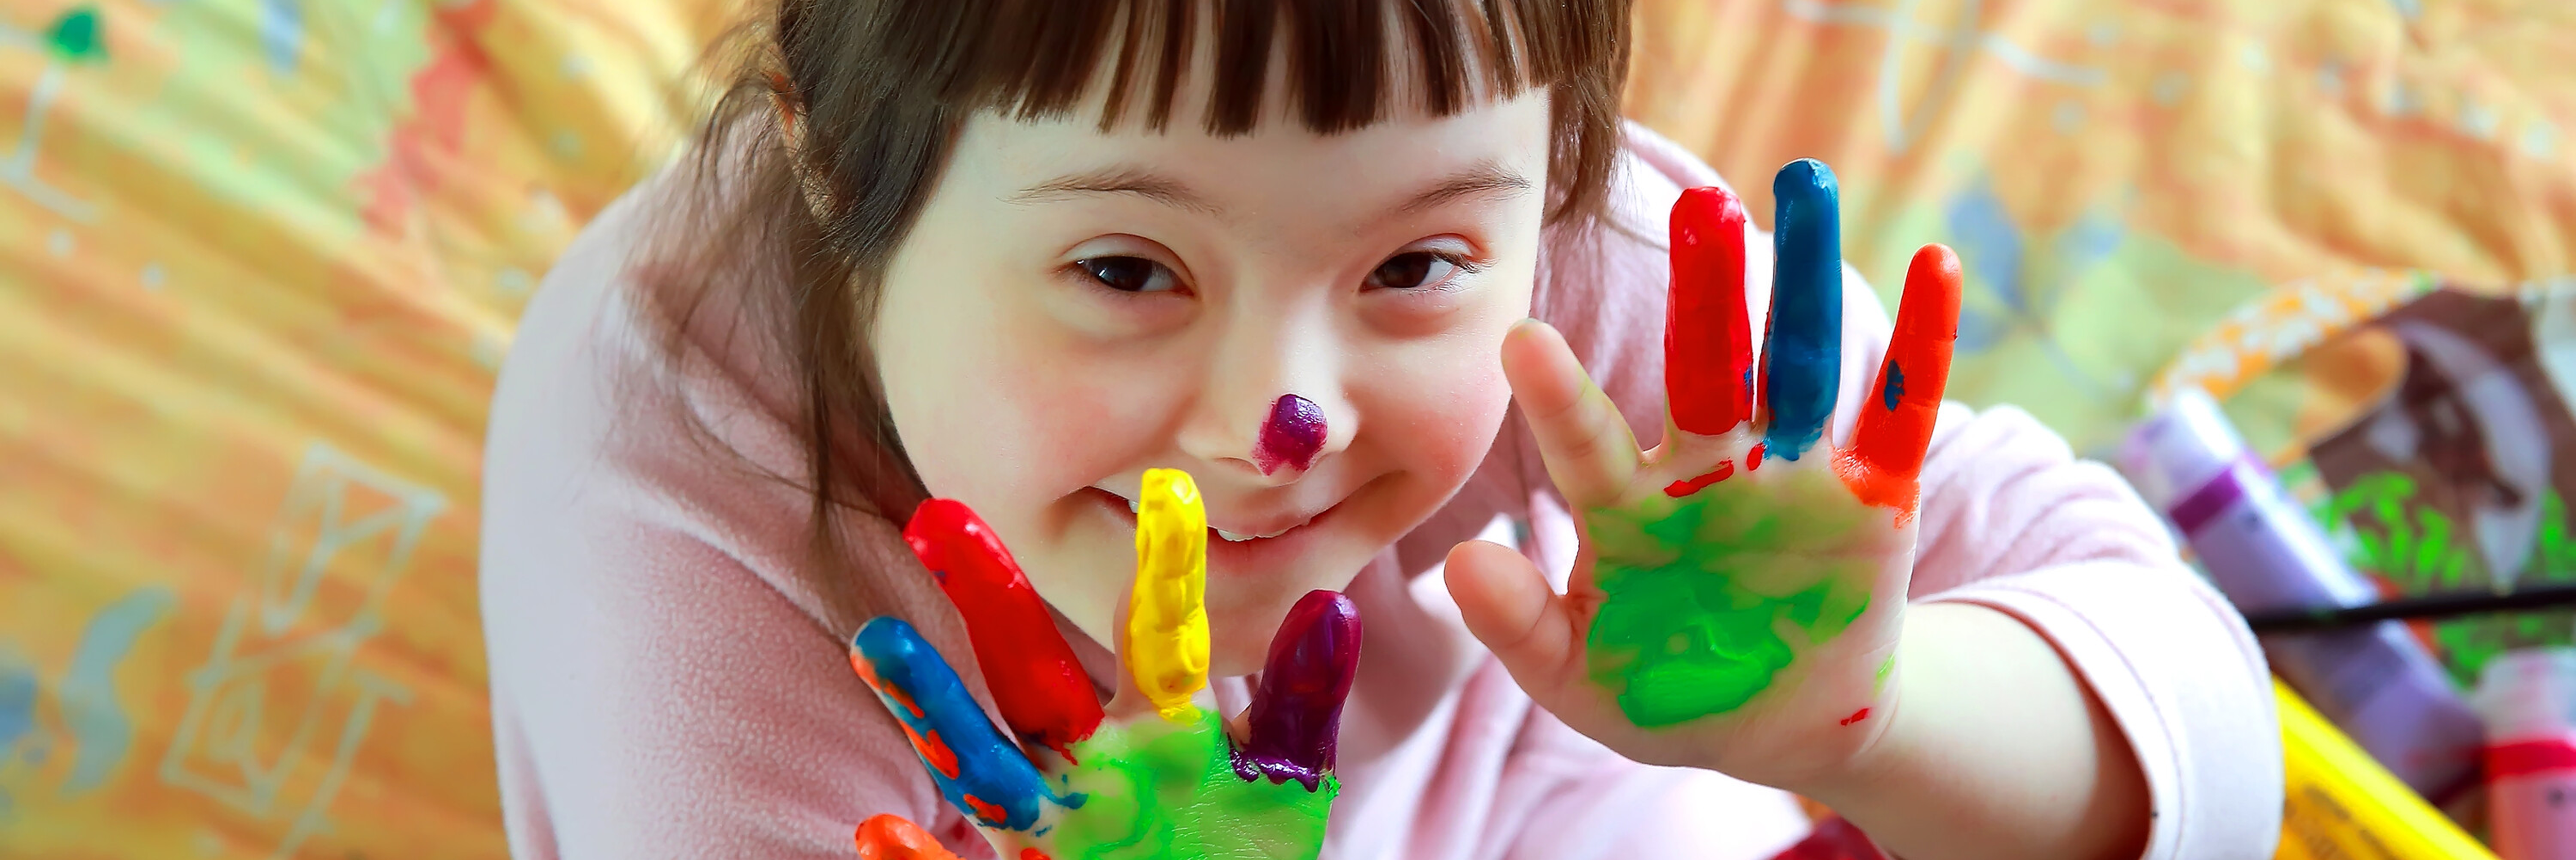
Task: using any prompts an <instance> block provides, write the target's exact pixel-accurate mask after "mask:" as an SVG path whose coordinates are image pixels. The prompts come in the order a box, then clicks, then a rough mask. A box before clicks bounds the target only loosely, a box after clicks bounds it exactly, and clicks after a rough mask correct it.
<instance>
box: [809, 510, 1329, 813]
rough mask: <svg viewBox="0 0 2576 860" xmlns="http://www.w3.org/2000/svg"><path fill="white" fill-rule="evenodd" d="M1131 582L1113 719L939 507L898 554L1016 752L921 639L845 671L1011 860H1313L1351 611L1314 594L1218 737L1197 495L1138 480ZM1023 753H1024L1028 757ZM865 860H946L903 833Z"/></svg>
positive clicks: (965, 514) (991, 540)
mask: <svg viewBox="0 0 2576 860" xmlns="http://www.w3.org/2000/svg"><path fill="white" fill-rule="evenodd" d="M1137 501H1138V502H1139V508H1138V510H1137V514H1136V555H1137V565H1136V583H1135V591H1134V596H1133V598H1132V599H1131V600H1130V601H1129V603H1128V604H1127V606H1126V612H1125V613H1124V616H1125V617H1124V618H1122V619H1121V620H1120V623H1119V628H1120V629H1121V630H1122V631H1123V632H1124V635H1123V636H1122V637H1121V638H1120V640H1119V642H1118V647H1117V651H1118V658H1119V666H1120V667H1121V669H1122V671H1121V672H1120V673H1119V676H1120V677H1119V684H1118V692H1117V695H1116V696H1115V697H1114V698H1112V699H1111V700H1110V702H1109V703H1108V705H1107V707H1106V708H1105V709H1104V708H1103V706H1102V704H1101V702H1100V700H1099V698H1098V695H1097V693H1095V692H1094V690H1093V688H1092V683H1091V678H1090V676H1088V675H1086V674H1084V672H1083V670H1082V667H1081V665H1080V663H1079V661H1077V660H1076V659H1075V657H1074V653H1073V649H1072V646H1070V645H1068V644H1067V643H1066V642H1065V640H1064V637H1063V636H1062V635H1061V634H1059V633H1057V632H1056V626H1055V622H1054V621H1053V620H1052V618H1051V616H1050V615H1049V614H1048V612H1047V608H1046V604H1045V603H1044V602H1043V601H1042V600H1040V599H1039V597H1038V594H1037V592H1036V591H1035V590H1033V589H1031V588H1030V587H1029V583H1028V578H1027V577H1025V576H1023V575H1022V574H1021V572H1020V569H1019V565H1018V564H1017V563H1015V562H1014V561H1012V559H1011V556H1010V552H1009V551H1008V550H1007V549H1005V548H1003V546H1002V542H1001V539H1000V538H998V537H997V536H995V535H994V534H993V531H992V529H991V528H990V527H989V526H986V525H985V524H984V522H983V520H982V519H980V518H978V517H976V516H975V514H974V512H973V511H970V510H967V508H966V506H965V505H963V504H960V503H958V502H956V501H953V500H948V499H932V500H930V501H928V502H925V503H923V504H922V506H921V508H920V509H919V510H918V511H915V512H914V514H913V517H912V521H911V522H910V523H908V524H906V525H905V527H904V539H905V541H906V542H908V543H910V544H911V545H912V549H913V552H914V553H915V554H917V555H919V556H920V557H921V561H922V564H923V565H924V566H925V567H927V568H929V569H930V570H931V571H932V572H933V573H935V574H936V575H937V576H938V577H939V582H940V587H941V589H942V590H944V591H946V592H947V594H948V597H949V602H951V603H953V604H955V605H956V606H957V609H958V612H959V614H960V615H962V616H963V617H964V619H965V621H966V627H967V637H968V638H969V639H970V640H972V644H973V646H974V651H975V661H976V663H977V664H978V665H979V666H980V668H981V669H982V670H983V673H984V676H985V679H986V680H987V681H989V682H991V689H992V692H993V698H994V699H995V701H996V703H997V704H999V705H1000V706H1001V712H1002V720H1003V722H1004V723H1006V724H1008V725H1009V726H1010V728H1011V730H1012V732H1013V733H1015V734H1017V735H1018V736H1019V738H1018V741H1017V742H1014V741H1013V740H1012V739H1010V738H1006V737H1004V736H1003V735H1002V733H1001V732H1000V731H998V730H997V729H995V728H994V726H993V723H992V721H991V720H990V719H989V718H987V717H986V716H985V714H984V710H983V708H982V706H981V705H979V704H977V703H976V701H975V699H974V697H973V696H972V695H970V694H969V693H968V692H967V690H966V687H965V686H964V684H963V682H961V681H960V680H959V678H958V675H957V672H956V671H955V669H953V668H952V667H951V666H950V665H949V663H948V660H947V659H946V658H945V657H943V656H941V655H940V653H939V651H938V650H937V649H936V648H933V647H932V646H931V644H930V643H929V642H928V641H927V640H925V639H923V638H922V637H921V634H920V633H919V632H918V631H916V630H914V629H913V627H912V625H910V624H906V623H904V622H903V621H902V620H900V619H896V618H892V617H878V618H875V619H872V620H870V621H869V622H868V623H867V624H866V625H865V626H863V627H861V628H860V629H859V632H858V635H857V636H855V637H852V640H851V644H850V666H851V668H852V669H854V670H856V671H857V672H858V674H859V677H860V678H861V679H862V680H864V681H866V682H867V684H868V686H869V687H870V688H872V689H874V690H875V691H876V693H877V697H878V699H879V700H881V701H883V702H884V703H885V706H886V709H887V711H888V712H889V713H891V714H893V715H894V718H895V721H896V722H897V723H898V724H900V725H901V726H902V728H903V733H904V736H905V739H906V740H909V741H910V742H911V743H912V747H913V750H914V752H916V753H918V754H919V756H920V759H921V763H922V766H923V767H924V769H926V770H928V771H929V772H930V777H931V781H932V782H933V783H934V784H936V785H938V786H939V789H940V792H941V793H942V794H944V795H946V796H947V798H948V801H949V803H951V804H952V805H954V806H956V807H957V810H958V811H959V812H962V813H964V814H965V815H966V817H967V818H968V819H969V820H971V821H973V822H974V823H975V825H976V827H977V829H978V830H979V831H980V832H981V833H982V834H983V836H984V838H985V841H986V842H988V843H990V844H991V845H992V847H993V848H994V849H995V851H996V852H997V853H998V854H1000V855H1001V856H1003V857H1007V858H1012V860H1045V858H1049V857H1062V858H1068V860H1070V858H1076V857H1080V858H1091V860H1120V858H1155V857H1224V858H1229V860H1311V858H1313V857H1314V856H1315V855H1316V854H1317V852H1319V851H1320V850H1321V849H1322V847H1323V841H1324V822H1325V818H1326V815H1327V813H1328V812H1329V810H1330V809H1331V807H1332V802H1333V796H1334V795H1335V794H1336V793H1338V792H1339V791H1340V783H1338V782H1336V781H1335V780H1334V777H1333V774H1332V768H1333V747H1334V739H1335V736H1336V733H1337V731H1338V729H1339V726H1340V723H1341V711H1342V700H1343V699H1344V698H1345V697H1347V696H1348V695H1349V694H1350V688H1351V673H1352V670H1353V669H1354V668H1355V667H1356V666H1357V665H1358V660H1359V639H1360V621H1359V614H1358V609H1357V607H1355V606H1354V605H1352V603H1351V601H1350V598H1348V597H1344V596H1343V595H1341V594H1339V593H1335V592H1331V591H1315V592H1309V593H1308V594H1307V595H1306V596H1305V598H1304V599H1301V600H1299V601H1298V602H1297V604H1296V605H1295V606H1293V607H1291V608H1290V609H1289V611H1288V617H1287V619H1286V620H1285V621H1283V622H1281V624H1280V627H1279V632H1278V635H1277V637H1276V638H1274V639H1272V640H1271V645H1270V658H1269V661H1268V662H1267V663H1266V664H1265V666H1264V669H1263V671H1262V675H1261V681H1260V686H1259V689H1258V690H1257V691H1256V692H1255V694H1254V698H1253V701H1252V706H1251V708H1250V709H1248V710H1247V711H1246V712H1245V713H1244V714H1243V715H1242V717H1241V719H1240V720H1237V721H1233V722H1231V723H1229V722H1228V721H1227V720H1224V719H1221V718H1220V715H1218V714H1215V713H1212V712H1208V711H1204V710H1202V709H1200V708H1199V707H1198V705H1197V704H1195V703H1194V702H1193V701H1192V699H1193V694H1195V693H1196V692H1197V691H1198V690H1199V689H1200V688H1201V687H1204V686H1206V684H1207V667H1208V647H1209V646H1208V632H1209V631H1208V619H1207V610H1206V606H1205V605H1204V595H1205V593H1206V580H1207V564H1206V559H1207V532H1208V528H1207V514H1206V512H1205V511H1204V510H1203V509H1202V508H1201V507H1200V501H1199V495H1198V489H1197V487H1196V486H1195V485H1194V484H1193V483H1191V481H1190V477H1189V476H1188V475H1186V474H1183V473H1181V472H1178V471H1174V470H1170V469H1152V470H1148V471H1147V472H1146V473H1145V480H1144V486H1143V489H1142V490H1141V491H1139V493H1138V496H1137ZM1024 745H1025V746H1024ZM856 839H857V844H858V852H859V857H860V858H861V860H954V857H955V855H953V854H950V853H949V852H948V851H947V849H946V848H944V847H942V846H941V845H940V844H939V842H938V841H937V840H935V839H933V838H931V837H930V836H929V835H928V834H926V833H923V832H922V831H921V830H920V829H919V828H917V827H914V826H913V825H912V823H911V822H909V821H906V820H905V819H903V818H901V817H898V816H894V815H879V816H876V817H874V818H870V819H868V821H867V822H866V823H865V824H863V825H861V826H860V827H859V829H858V832H857V833H856Z"/></svg>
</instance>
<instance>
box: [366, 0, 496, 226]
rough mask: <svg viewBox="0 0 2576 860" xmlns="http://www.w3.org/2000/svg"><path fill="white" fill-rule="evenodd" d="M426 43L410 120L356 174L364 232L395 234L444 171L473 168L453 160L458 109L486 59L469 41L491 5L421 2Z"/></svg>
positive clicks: (490, 14) (486, 66) (459, 140)
mask: <svg viewBox="0 0 2576 860" xmlns="http://www.w3.org/2000/svg"><path fill="white" fill-rule="evenodd" d="M429 9H430V15H431V17H432V20H433V21H434V24H435V26H434V28H433V33H432V35H431V41H432V42H433V43H434V45H433V47H432V48H431V49H430V50H431V55H430V59H429V63H428V64H427V65H425V66H423V67H421V70H420V71H419V72H418V73H416V74H414V75H412V78H411V99H412V115H411V117H410V118H409V119H405V120H403V121H402V122H400V123H398V124H396V125H395V126H394V129H393V132H392V134H390V135H388V136H387V138H386V140H385V161H384V163H383V164H381V165H379V166H377V167H376V168H375V169H374V170H371V171H368V172H366V173H362V174H359V176H358V178H357V180H356V181H357V184H358V187H359V192H360V195H361V196H362V197H363V198H365V201H366V202H365V203H363V204H362V205H361V206H360V211H361V213H362V214H363V215H364V216H365V218H366V219H367V226H368V227H369V228H370V229H373V230H374V231H375V232H377V233H378V234H381V235H395V234H399V233H401V232H403V227H404V226H405V225H406V224H407V223H408V222H409V218H408V217H407V216H408V215H409V214H410V213H411V211H412V210H413V209H415V208H417V207H418V206H419V204H420V198H422V197H426V196H428V195H430V194H434V193H437V191H438V188H439V186H440V185H441V184H443V183H444V182H445V180H446V179H447V177H448V175H449V174H451V173H456V172H461V171H468V170H473V169H475V168H474V167H473V166H472V165H468V164H465V163H463V162H462V160H461V159H459V158H458V155H459V153H460V152H461V151H462V150H463V149H464V146H465V108H466V103H467V101H468V99H469V98H470V97H471V96H472V95H473V91H474V87H475V85H477V84H479V83H481V82H482V80H483V78H484V77H485V76H486V75H487V74H489V73H490V71H491V66H492V60H491V58H490V57H488V56H486V55H485V54H484V52H483V46H482V45H481V44H479V43H477V42H476V41H475V39H476V36H477V34H478V33H479V32H480V31H481V30H482V29H483V28H484V27H485V26H486V25H488V24H490V23H492V19H493V18H494V17H496V16H497V14H498V12H499V10H500V4H499V3H497V2H495V0H473V2H469V3H463V4H446V3H432V4H429Z"/></svg>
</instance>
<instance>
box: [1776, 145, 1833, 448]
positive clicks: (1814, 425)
mask: <svg viewBox="0 0 2576 860" xmlns="http://www.w3.org/2000/svg"><path fill="white" fill-rule="evenodd" d="M1840 194H1841V191H1840V186H1838V185H1837V184H1836V183H1835V181H1834V172H1833V171H1832V170H1831V169H1829V168H1827V167H1825V165H1824V162H1821V161H1817V160H1815V159H1812V158H1801V159H1798V160H1797V161H1792V162H1789V164H1788V166H1786V167H1782V168H1780V173H1779V175H1777V176H1774V177H1772V179H1771V196H1772V199H1773V200H1774V201H1775V203H1776V204H1777V210H1776V214H1775V217H1774V219H1773V227H1774V228H1775V229H1774V231H1773V232H1772V234H1771V247H1772V251H1773V256H1774V257H1775V261H1774V264H1773V268H1772V270H1771V318H1770V320H1769V322H1768V323H1767V324H1766V325H1765V326H1764V331H1763V335H1762V369H1763V379H1764V381H1765V382H1767V383H1768V384H1766V385H1764V386H1763V387H1762V398H1763V406H1764V410H1765V411H1766V412H1767V413H1768V414H1769V415H1770V418H1771V426H1770V428H1769V429H1768V430H1766V431H1765V432H1764V434H1763V441H1764V443H1765V444H1766V445H1767V446H1768V447H1769V448H1770V453H1772V454H1774V455H1777V456H1779V457H1780V458H1781V459H1784V460H1796V459H1798V457H1799V456H1800V455H1802V454H1805V453H1806V452H1807V449H1808V448H1811V447H1814V446H1815V444H1816V440H1818V439H1821V438H1823V437H1824V434H1825V422H1826V421H1827V420H1829V419H1831V418H1832V417H1833V413H1834V399H1835V393H1836V389H1837V388H1839V387H1840V385H1841V383H1842V358H1843V343H1842V341H1843V240H1842V204H1841V202H1840Z"/></svg>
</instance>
